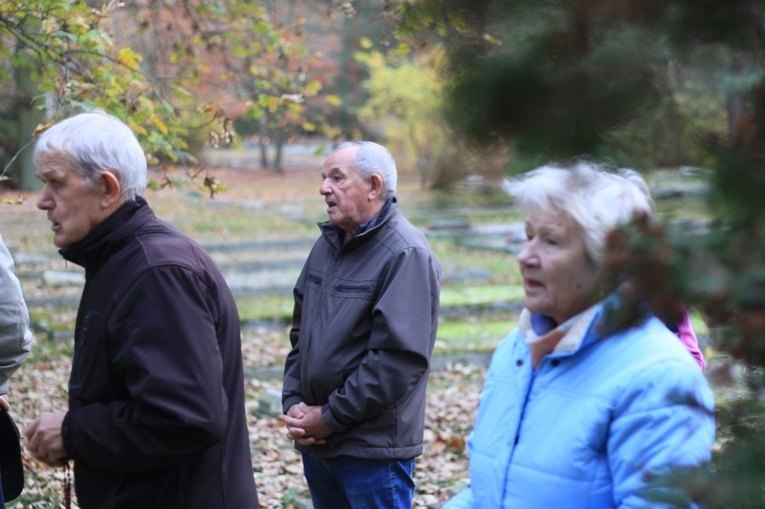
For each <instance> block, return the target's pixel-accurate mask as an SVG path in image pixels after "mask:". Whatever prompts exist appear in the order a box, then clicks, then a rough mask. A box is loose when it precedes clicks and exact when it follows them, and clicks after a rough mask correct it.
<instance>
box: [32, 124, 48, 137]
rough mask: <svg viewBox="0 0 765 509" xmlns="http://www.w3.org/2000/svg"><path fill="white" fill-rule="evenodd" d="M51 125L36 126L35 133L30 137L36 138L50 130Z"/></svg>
mask: <svg viewBox="0 0 765 509" xmlns="http://www.w3.org/2000/svg"><path fill="white" fill-rule="evenodd" d="M52 125H53V122H47V123H45V124H37V127H35V131H34V132H33V133H32V136H37V135H38V134H42V133H44V132H45V131H47V130H48V129H50V126H52Z"/></svg>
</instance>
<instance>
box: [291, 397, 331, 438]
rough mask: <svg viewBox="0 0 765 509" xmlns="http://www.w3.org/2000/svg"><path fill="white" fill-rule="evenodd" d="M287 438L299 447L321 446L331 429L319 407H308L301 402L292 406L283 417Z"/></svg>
mask: <svg viewBox="0 0 765 509" xmlns="http://www.w3.org/2000/svg"><path fill="white" fill-rule="evenodd" d="M284 423H285V425H286V426H287V438H289V439H290V440H294V441H295V442H297V443H298V444H300V445H323V444H326V443H327V440H326V438H327V437H328V436H329V435H331V434H332V429H330V427H329V426H327V424H326V423H325V422H324V418H323V417H322V416H321V406H310V405H306V404H305V403H303V402H301V403H298V404H296V405H292V406H291V407H289V409H288V410H287V414H286V415H285V416H284Z"/></svg>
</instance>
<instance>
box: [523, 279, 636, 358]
mask: <svg viewBox="0 0 765 509" xmlns="http://www.w3.org/2000/svg"><path fill="white" fill-rule="evenodd" d="M629 310H631V311H632V312H633V313H634V314H630V313H628V311H629ZM625 315H627V316H632V317H633V320H634V321H633V322H632V324H634V323H635V321H640V320H644V319H645V318H647V317H648V316H650V313H649V312H648V310H647V308H646V307H645V306H642V305H639V304H636V303H635V302H631V301H630V300H629V299H624V298H623V297H622V296H621V295H620V292H619V291H616V292H614V293H612V294H611V295H609V296H608V297H606V298H605V299H604V300H602V301H600V302H599V303H597V304H595V305H594V306H592V307H590V308H588V309H586V310H584V311H582V312H581V313H579V314H578V315H576V316H573V317H571V318H569V319H568V320H567V321H566V322H564V323H562V324H560V325H556V323H555V322H554V321H553V320H552V319H551V318H550V317H549V316H545V315H538V314H535V313H532V312H530V311H529V310H528V309H525V308H524V309H523V311H521V316H520V317H519V320H518V329H519V330H520V332H521V333H522V335H523V337H524V338H525V341H526V344H527V345H528V347H529V351H530V353H531V356H532V361H533V363H534V367H535V368H536V367H537V366H538V365H539V363H540V362H541V360H542V358H543V357H544V356H545V355H548V354H555V355H556V356H563V355H572V354H574V353H576V352H577V351H579V350H581V349H583V348H585V347H587V346H588V345H590V344H592V343H594V342H596V341H598V340H601V339H603V338H606V337H608V336H610V335H612V334H614V333H615V332H617V331H618V330H619V329H623V328H625V326H628V325H630V323H629V322H628V321H625V320H624V316H625Z"/></svg>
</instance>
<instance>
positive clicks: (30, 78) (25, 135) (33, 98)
mask: <svg viewBox="0 0 765 509" xmlns="http://www.w3.org/2000/svg"><path fill="white" fill-rule="evenodd" d="M24 51H25V50H24V49H23V48H17V49H16V53H17V55H16V56H17V61H19V62H21V64H19V65H18V66H17V67H16V68H15V69H14V71H15V72H14V74H15V76H14V78H15V80H16V122H17V126H18V130H17V135H18V143H19V144H18V147H19V151H20V152H19V154H18V157H17V159H16V161H15V164H14V166H15V168H16V171H17V175H18V188H19V189H21V190H23V191H36V190H39V189H42V182H40V180H39V179H38V178H37V177H36V176H35V174H36V172H37V165H36V164H35V163H34V161H33V160H32V153H33V149H34V144H33V143H29V142H30V140H31V139H32V137H33V133H34V131H35V129H36V128H37V126H38V125H39V124H42V123H45V118H46V114H45V110H44V109H38V108H36V107H35V106H36V105H37V104H39V102H40V99H39V98H38V97H37V96H38V94H39V91H38V89H37V82H36V79H35V72H34V69H33V68H32V65H31V64H30V63H29V62H33V61H34V60H33V59H32V58H23V57H22V58H18V57H19V56H20V54H21V53H22V52H24Z"/></svg>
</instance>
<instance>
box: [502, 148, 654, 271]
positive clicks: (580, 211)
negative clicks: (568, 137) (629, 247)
mask: <svg viewBox="0 0 765 509" xmlns="http://www.w3.org/2000/svg"><path fill="white" fill-rule="evenodd" d="M503 187H504V189H505V191H507V193H508V194H509V195H510V196H512V197H513V198H515V200H516V203H517V205H518V207H519V208H520V211H521V213H522V214H523V215H524V216H528V215H529V214H530V213H532V212H534V211H541V212H545V213H553V214H557V213H561V212H562V213H565V214H568V215H569V216H570V217H571V218H572V219H573V220H574V222H575V223H576V224H577V225H578V226H579V228H580V229H581V232H582V236H583V240H584V245H585V249H586V250H587V254H588V255H589V256H590V258H591V259H592V260H593V261H594V262H595V263H596V264H598V265H599V264H600V262H601V261H602V256H603V249H604V244H605V239H606V236H607V235H608V233H609V232H611V231H612V230H614V229H616V228H618V227H620V226H623V225H626V224H628V223H630V222H632V221H634V220H635V219H636V218H637V217H639V216H641V215H650V214H651V197H650V193H649V191H648V185H647V184H646V183H645V180H643V177H641V176H640V174H639V173H637V172H636V171H634V170H630V169H620V170H618V171H617V172H615V173H614V172H611V171H609V170H608V169H607V168H606V167H605V166H604V165H601V164H596V163H591V162H577V163H575V164H573V165H572V166H568V167H566V166H557V165H547V166H542V167H541V168H537V169H535V170H531V171H530V172H528V173H525V174H524V175H521V176H520V177H518V178H517V179H515V180H512V181H505V184H504V186H503Z"/></svg>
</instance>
